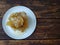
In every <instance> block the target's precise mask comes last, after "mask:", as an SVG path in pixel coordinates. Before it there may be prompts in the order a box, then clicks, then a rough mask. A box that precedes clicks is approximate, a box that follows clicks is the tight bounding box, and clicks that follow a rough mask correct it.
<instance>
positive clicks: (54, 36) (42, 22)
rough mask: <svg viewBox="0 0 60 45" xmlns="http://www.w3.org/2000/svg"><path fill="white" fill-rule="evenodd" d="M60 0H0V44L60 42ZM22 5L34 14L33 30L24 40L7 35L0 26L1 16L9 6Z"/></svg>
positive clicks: (19, 44) (17, 44)
mask: <svg viewBox="0 0 60 45" xmlns="http://www.w3.org/2000/svg"><path fill="white" fill-rule="evenodd" d="M59 4H60V0H25V1H24V0H20V1H19V0H15V1H13V0H12V1H11V0H0V45H59V44H60V5H59ZM16 5H23V6H26V7H28V8H30V9H31V10H33V12H34V13H35V15H36V17H37V18H36V19H37V27H36V29H35V32H34V33H33V34H32V35H31V36H30V37H28V38H26V39H24V40H14V39H12V38H10V37H8V36H7V35H6V34H5V32H4V31H3V28H2V23H1V22H2V17H3V15H4V13H5V12H6V11H7V10H8V9H9V8H11V7H13V6H16Z"/></svg>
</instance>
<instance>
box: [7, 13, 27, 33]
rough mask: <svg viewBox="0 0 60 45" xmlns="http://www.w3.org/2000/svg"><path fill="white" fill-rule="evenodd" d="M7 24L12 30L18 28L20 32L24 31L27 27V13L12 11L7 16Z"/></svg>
mask: <svg viewBox="0 0 60 45" xmlns="http://www.w3.org/2000/svg"><path fill="white" fill-rule="evenodd" d="M7 25H8V26H10V27H11V28H13V29H14V30H20V31H21V32H24V31H25V30H26V28H27V27H28V17H27V14H26V13H25V12H16V13H12V14H11V15H10V16H9V18H8V22H7Z"/></svg>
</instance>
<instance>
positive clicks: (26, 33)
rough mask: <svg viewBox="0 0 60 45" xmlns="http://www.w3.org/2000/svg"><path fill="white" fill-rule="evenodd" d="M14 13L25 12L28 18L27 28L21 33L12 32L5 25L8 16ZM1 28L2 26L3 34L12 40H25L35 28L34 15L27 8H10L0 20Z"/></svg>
mask: <svg viewBox="0 0 60 45" xmlns="http://www.w3.org/2000/svg"><path fill="white" fill-rule="evenodd" d="M15 12H25V13H26V14H27V16H28V25H29V27H28V28H27V29H26V31H24V32H23V33H21V32H20V31H14V30H13V29H12V28H11V27H9V26H7V25H6V22H7V21H8V18H9V16H10V15H11V14H12V13H15ZM2 26H3V29H4V32H5V33H6V34H7V35H8V36H9V37H11V38H13V39H25V38H27V37H29V36H30V35H31V34H32V33H33V32H34V30H35V28H36V17H35V14H34V13H33V12H32V11H31V10H30V9H29V8H27V7H25V6H15V7H12V8H10V9H9V10H8V11H7V12H6V13H5V14H4V17H3V20H2Z"/></svg>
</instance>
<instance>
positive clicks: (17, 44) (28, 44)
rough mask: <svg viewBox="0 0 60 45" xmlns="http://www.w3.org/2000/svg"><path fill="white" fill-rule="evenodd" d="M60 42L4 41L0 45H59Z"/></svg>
mask: <svg viewBox="0 0 60 45" xmlns="http://www.w3.org/2000/svg"><path fill="white" fill-rule="evenodd" d="M59 43H60V40H2V41H0V45H59Z"/></svg>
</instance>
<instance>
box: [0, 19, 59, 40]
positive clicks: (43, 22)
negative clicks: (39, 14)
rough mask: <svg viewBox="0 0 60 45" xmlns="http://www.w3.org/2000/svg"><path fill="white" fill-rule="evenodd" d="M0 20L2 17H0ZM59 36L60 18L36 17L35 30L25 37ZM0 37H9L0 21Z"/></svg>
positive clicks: (52, 37) (53, 37) (54, 37)
mask: <svg viewBox="0 0 60 45" xmlns="http://www.w3.org/2000/svg"><path fill="white" fill-rule="evenodd" d="M0 21H2V18H0ZM56 38H60V19H37V27H36V29H35V32H34V33H33V34H32V35H31V36H30V37H28V38H26V39H28V40H29V39H31V40H32V39H56ZM0 39H11V38H10V37H8V36H7V35H6V34H5V33H4V31H3V29H2V24H1V23H0Z"/></svg>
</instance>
